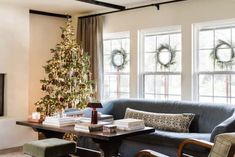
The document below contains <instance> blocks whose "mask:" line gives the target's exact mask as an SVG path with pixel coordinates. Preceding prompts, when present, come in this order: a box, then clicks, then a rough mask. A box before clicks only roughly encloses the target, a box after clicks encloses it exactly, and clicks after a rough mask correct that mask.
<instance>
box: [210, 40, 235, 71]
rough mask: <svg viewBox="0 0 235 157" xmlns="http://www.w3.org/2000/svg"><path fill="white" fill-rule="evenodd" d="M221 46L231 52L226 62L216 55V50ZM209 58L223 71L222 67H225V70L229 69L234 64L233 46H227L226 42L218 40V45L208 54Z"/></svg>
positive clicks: (234, 53)
mask: <svg viewBox="0 0 235 157" xmlns="http://www.w3.org/2000/svg"><path fill="white" fill-rule="evenodd" d="M221 46H227V47H228V48H230V50H231V53H230V59H229V60H227V61H223V60H221V58H220V57H219V55H218V50H219V48H220V47H221ZM210 56H211V58H212V59H213V60H214V61H215V63H216V64H217V65H218V67H220V68H221V69H223V68H224V67H226V68H227V67H231V66H232V65H234V63H235V52H234V49H233V45H232V44H229V43H228V42H226V41H223V40H218V44H217V45H216V46H215V48H214V49H213V50H212V52H211V53H210Z"/></svg>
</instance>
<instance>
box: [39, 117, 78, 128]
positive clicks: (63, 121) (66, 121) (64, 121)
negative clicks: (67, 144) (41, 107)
mask: <svg viewBox="0 0 235 157" xmlns="http://www.w3.org/2000/svg"><path fill="white" fill-rule="evenodd" d="M75 123H76V119H75V118H73V117H62V118H59V117H49V116H47V117H46V118H45V120H44V121H43V123H42V124H43V125H49V126H55V127H61V126H69V125H75Z"/></svg>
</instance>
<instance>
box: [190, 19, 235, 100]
mask: <svg viewBox="0 0 235 157" xmlns="http://www.w3.org/2000/svg"><path fill="white" fill-rule="evenodd" d="M232 26H233V27H235V19H228V20H217V21H210V22H203V23H196V24H193V25H192V32H193V33H192V39H193V40H192V41H193V42H192V45H193V52H192V53H193V54H192V57H193V58H192V61H193V63H192V65H193V88H192V89H193V91H192V92H193V101H199V74H208V75H211V74H235V71H211V72H199V69H198V67H199V66H198V64H199V55H198V51H199V32H200V30H202V29H220V28H223V27H230V28H231V27H232ZM234 42H235V41H234ZM213 92H214V91H213ZM230 92H231V91H230ZM212 97H214V94H213V96H212ZM230 97H231V95H230ZM230 97H229V98H230ZM213 101H214V98H213ZM213 103H214V102H213ZM228 104H230V103H228Z"/></svg>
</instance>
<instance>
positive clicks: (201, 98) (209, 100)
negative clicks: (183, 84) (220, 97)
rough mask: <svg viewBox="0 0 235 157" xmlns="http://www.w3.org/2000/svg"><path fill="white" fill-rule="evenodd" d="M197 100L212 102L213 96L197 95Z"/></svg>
mask: <svg viewBox="0 0 235 157" xmlns="http://www.w3.org/2000/svg"><path fill="white" fill-rule="evenodd" d="M199 101H200V102H209V103H213V97H203V96H200V97H199Z"/></svg>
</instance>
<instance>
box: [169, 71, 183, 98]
mask: <svg viewBox="0 0 235 157" xmlns="http://www.w3.org/2000/svg"><path fill="white" fill-rule="evenodd" d="M180 93H181V76H178V75H170V76H169V93H168V94H174V95H180Z"/></svg>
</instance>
